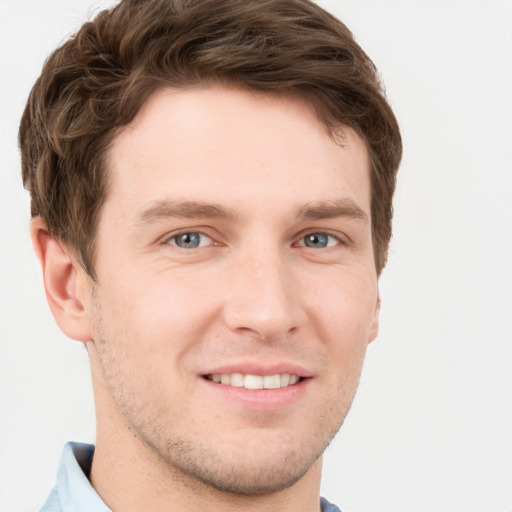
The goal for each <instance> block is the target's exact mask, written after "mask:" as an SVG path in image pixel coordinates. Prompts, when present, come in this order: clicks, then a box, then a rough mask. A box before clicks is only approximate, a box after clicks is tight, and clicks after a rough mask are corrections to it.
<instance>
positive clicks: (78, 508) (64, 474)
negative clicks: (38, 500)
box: [40, 443, 111, 512]
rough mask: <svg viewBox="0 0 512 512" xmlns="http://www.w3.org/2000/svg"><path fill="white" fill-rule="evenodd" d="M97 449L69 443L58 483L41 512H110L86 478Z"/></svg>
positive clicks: (60, 467)
mask: <svg viewBox="0 0 512 512" xmlns="http://www.w3.org/2000/svg"><path fill="white" fill-rule="evenodd" d="M93 454H94V446H93V445H91V444H84V443H67V444H66V445H65V446H64V449H63V450H62V457H61V459H60V464H59V469H58V470H57V484H56V485H55V487H54V488H53V490H52V492H51V494H50V496H49V497H48V500H47V501H46V503H45V504H44V506H43V508H42V509H41V510H40V512H111V510H110V509H109V508H108V507H107V505H105V503H103V501H102V500H101V498H100V497H99V496H98V494H97V493H96V491H95V490H94V488H93V487H92V485H91V483H90V482H89V480H88V479H87V476H86V475H88V474H89V472H90V470H91V463H92V456H93Z"/></svg>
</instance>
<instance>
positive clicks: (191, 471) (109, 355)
mask: <svg viewBox="0 0 512 512" xmlns="http://www.w3.org/2000/svg"><path fill="white" fill-rule="evenodd" d="M108 156H109V158H108V165H109V169H110V171H111V176H110V177H111V187H110V192H109V195H108V198H107V200H106V202H105V204H104V207H103V210H102V213H101V219H100V223H99V228H98V238H97V251H96V260H95V269H96V273H97V282H96V283H95V284H94V285H92V284H91V285H84V290H85V291H84V292H83V294H84V300H83V302H84V304H85V308H86V311H87V315H88V318H89V323H90V328H91V339H92V341H91V342H89V344H88V345H89V354H90V357H91V364H92V366H93V380H94V386H95V388H96V395H97V399H98V396H99V397H100V398H99V399H98V403H97V409H98V410H97V416H98V421H99V423H100V430H101V422H102V421H103V419H102V418H107V417H108V418H109V420H108V421H109V428H110V429H117V431H118V432H119V433H120V435H121V434H122V432H125V431H127V430H128V429H129V431H130V432H131V433H132V439H133V443H138V445H139V446H143V447H144V448H143V449H144V450H146V451H147V453H148V454H150V456H151V457H152V458H153V459H154V460H157V461H160V462H161V465H162V467H166V468H168V470H169V471H173V472H175V473H179V474H182V475H187V478H192V479H195V480H196V481H200V482H203V483H206V484H208V485H210V486H213V487H215V488H217V489H221V490H227V491H231V492H237V493H245V494H247V493H248V494H261V493H269V492H272V491H276V490H279V489H284V488H286V487H288V486H290V485H292V484H293V483H294V482H296V481H297V480H298V479H300V478H301V477H302V476H303V475H304V474H306V473H307V472H308V470H309V468H311V467H312V466H313V465H314V463H315V461H317V460H318V458H319V457H320V455H321V454H322V452H323V450H324V449H325V448H326V446H327V445H328V443H329V441H330V440H331V438H332V437H333V435H334V434H335V433H336V431H337V430H338V429H339V427H340V425H341V423H342V422H343V419H344V418H345V415H346V413H347V411H348V409H349V407H350V404H351V402H352V399H353V396H354V393H355V390H356V387H357V383H358V379H359V374H360V370H361V366H362V362H363V357H364V353H365V349H366V346H367V344H368V342H369V341H371V340H372V339H373V338H374V337H375V335H376V332H377V313H378V291H377V276H376V271H375V266H374V259H373V249H372V241H371V240H372V239H371V219H370V185H369V160H368V156H367V152H366V149H365V146H364V144H363V143H362V141H361V140H360V139H359V138H358V137H357V136H356V135H355V134H354V133H353V132H352V131H351V130H349V129H346V130H345V131H344V143H343V144H342V145H337V144H335V143H334V142H333V141H332V139H331V138H330V137H329V135H328V134H327V132H326V130H325V128H324V127H323V126H322V125H321V124H320V123H319V122H318V120H317V119H316V117H315V115H314V114H313V113H312V111H311V109H310V108H309V107H308V106H307V105H306V104H304V103H302V102H301V101H299V100H296V99H290V98H288V99H286V98H281V97H277V96H269V95H259V94H256V93H250V92H247V91H241V90H237V89H227V88H223V87H221V86H215V87H213V86H212V87H209V88H204V89H194V90H188V91H184V90H182V91H174V90H163V91H160V92H158V93H157V94H155V95H154V96H152V97H151V98H150V100H149V101H148V102H147V103H146V104H145V106H144V107H143V109H142V110H141V111H140V113H139V115H138V116H137V117H136V119H135V120H134V121H133V122H132V124H131V125H130V126H128V127H126V128H125V129H124V130H123V131H122V133H121V134H120V135H119V136H118V137H117V138H116V140H115V142H114V144H113V147H112V148H111V150H110V153H109V155H108ZM82 277H83V276H82ZM83 282H84V283H85V282H86V280H85V278H83ZM133 434H134V435H133ZM127 449H130V447H128V448H127Z"/></svg>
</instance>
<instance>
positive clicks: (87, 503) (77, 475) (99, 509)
mask: <svg viewBox="0 0 512 512" xmlns="http://www.w3.org/2000/svg"><path fill="white" fill-rule="evenodd" d="M93 454H94V446H93V445H92V444H84V443H67V444H66V445H65V446H64V449H63V450H62V457H61V459H60V464H59V469H58V470H57V483H56V485H55V487H54V488H53V489H52V492H51V493H50V496H48V499H47V500H46V503H45V504H44V505H43V508H42V509H41V510H40V511H39V512H112V511H111V510H110V509H109V508H108V507H107V505H105V503H103V501H102V499H101V498H100V497H99V496H98V494H97V493H96V491H95V490H94V488H93V486H92V485H91V483H90V482H89V479H88V477H87V475H89V473H90V471H91V465H92V456H93ZM321 504H322V512H340V509H339V508H338V507H336V506H335V505H332V504H331V503H329V502H328V501H327V500H325V499H324V498H321Z"/></svg>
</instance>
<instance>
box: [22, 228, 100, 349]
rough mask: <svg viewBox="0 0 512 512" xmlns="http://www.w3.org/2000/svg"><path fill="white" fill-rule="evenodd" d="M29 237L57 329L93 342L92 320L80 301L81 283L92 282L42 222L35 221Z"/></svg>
mask: <svg viewBox="0 0 512 512" xmlns="http://www.w3.org/2000/svg"><path fill="white" fill-rule="evenodd" d="M30 234H31V237H32V244H33V246H34V249H35V252H36V255H37V257H38V259H39V261H40V262H41V267H42V270H43V280H44V288H45V291H46V299H47V300H48V304H49V306H50V309H51V311H52V313H53V316H54V318H55V321H56V322H57V325H58V326H59V327H60V329H61V331H62V332H63V333H64V334H65V335H66V336H68V337H69V338H72V339H74V340H77V341H90V340H91V334H90V327H89V317H88V314H87V310H86V308H85V307H84V304H83V297H82V298H81V297H80V295H84V290H83V289H79V286H78V281H82V282H83V280H84V279H89V278H88V277H87V276H86V275H85V271H84V270H83V269H82V267H81V266H80V265H79V264H78V263H77V262H76V261H75V260H74V259H73V258H72V257H71V256H70V254H71V253H70V251H69V250H68V249H67V247H66V246H65V245H64V244H63V243H62V242H61V241H59V240H57V239H56V238H54V237H52V236H51V235H50V233H49V232H48V228H47V227H46V224H45V223H44V221H43V220H42V219H40V218H34V219H32V221H31V223H30ZM79 292H81V293H79ZM81 299H82V300H81Z"/></svg>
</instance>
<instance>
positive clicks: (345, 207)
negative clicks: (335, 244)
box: [136, 199, 368, 225]
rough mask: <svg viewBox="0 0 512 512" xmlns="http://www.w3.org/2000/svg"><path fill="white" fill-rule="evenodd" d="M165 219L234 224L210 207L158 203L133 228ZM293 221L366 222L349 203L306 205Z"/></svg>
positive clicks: (229, 215) (230, 214) (231, 214)
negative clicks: (216, 221) (346, 218)
mask: <svg viewBox="0 0 512 512" xmlns="http://www.w3.org/2000/svg"><path fill="white" fill-rule="evenodd" d="M169 217H179V218H184V219H206V218H208V219H225V220H236V219H237V218H238V214H237V213H236V212H235V211H234V210H230V209H227V208H225V207H224V206H221V205H218V204H214V203H202V202H197V201H172V200H161V201H155V202H153V203H150V205H149V206H147V207H145V208H144V209H143V210H142V211H141V212H140V213H139V214H138V215H137V217H136V224H139V225H141V224H149V223H151V222H154V221H158V220H162V219H167V218H169ZM296 217H297V219H298V220H299V221H306V220H322V219H333V218H337V217H349V218H353V219H356V220H362V221H364V222H368V216H367V215H366V213H365V212H364V211H363V210H362V209H361V208H360V207H359V206H358V205H357V204H356V203H355V202H354V201H352V200H351V199H338V200H331V201H318V202H313V203H307V204H305V205H304V206H302V207H300V208H298V209H297V210H296Z"/></svg>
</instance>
